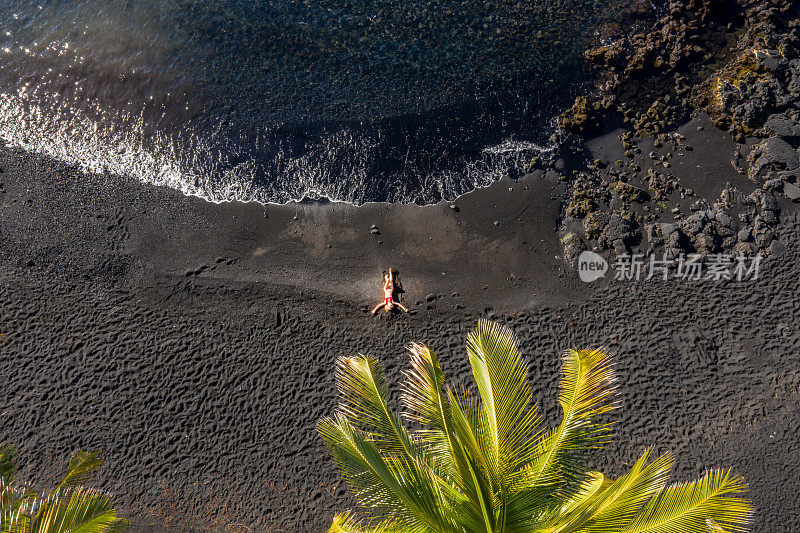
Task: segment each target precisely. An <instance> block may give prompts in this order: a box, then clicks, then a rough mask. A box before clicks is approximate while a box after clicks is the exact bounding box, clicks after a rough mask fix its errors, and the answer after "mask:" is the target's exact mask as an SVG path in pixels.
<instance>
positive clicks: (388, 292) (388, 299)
mask: <svg viewBox="0 0 800 533" xmlns="http://www.w3.org/2000/svg"><path fill="white" fill-rule="evenodd" d="M392 292H394V289H393V288H392V286H391V285H388V286H387V287H385V288H384V289H383V296H384V299H383V302H384V303H387V304H390V303H393V301H392Z"/></svg>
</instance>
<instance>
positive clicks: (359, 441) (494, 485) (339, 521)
mask: <svg viewBox="0 0 800 533" xmlns="http://www.w3.org/2000/svg"><path fill="white" fill-rule="evenodd" d="M467 347H468V352H469V359H470V363H471V364H472V368H473V375H474V376H475V380H476V382H477V384H478V391H479V393H480V400H481V401H480V402H479V401H478V400H477V399H476V398H474V397H473V396H472V395H470V394H469V393H468V392H467V391H466V390H465V389H461V391H460V392H459V393H458V394H455V393H454V392H453V391H452V390H451V389H449V388H445V387H444V375H443V374H442V371H441V368H440V367H439V363H438V361H437V359H436V357H435V355H434V354H433V353H432V352H431V351H430V350H428V349H427V348H426V347H424V346H421V345H412V347H411V367H412V368H411V371H409V372H407V373H406V374H405V380H404V384H403V395H402V398H401V400H402V403H403V405H404V407H405V416H406V417H407V418H408V419H409V420H411V421H412V422H414V423H416V424H419V425H420V426H422V427H421V428H420V429H418V430H417V431H415V432H414V433H408V432H407V431H406V430H405V428H403V426H402V425H401V424H400V421H399V418H398V417H397V416H396V415H395V414H394V413H392V412H391V411H390V410H389V408H388V404H387V395H388V393H387V390H386V380H385V378H384V377H383V374H382V373H381V371H380V368H379V367H378V365H377V363H376V362H375V361H373V360H371V359H369V358H365V357H359V358H350V359H342V360H340V361H339V365H338V368H339V372H338V378H339V380H340V383H339V391H340V397H341V398H342V402H341V409H340V412H339V413H338V414H337V415H336V416H335V417H334V418H326V419H323V420H322V421H321V422H320V424H319V430H320V433H321V434H322V436H323V438H324V439H325V441H326V443H327V444H328V447H329V448H330V449H331V452H332V454H333V455H334V457H335V458H336V461H337V463H338V464H339V468H340V471H341V472H342V476H343V477H344V478H345V480H346V481H347V482H348V484H349V485H350V487H351V489H352V490H353V492H354V494H355V495H356V498H357V499H358V501H359V503H360V504H361V506H362V507H364V508H365V509H366V510H367V511H368V513H369V515H368V516H370V517H371V518H372V519H373V520H374V521H373V522H368V523H366V524H364V523H359V522H357V521H356V520H355V519H354V518H353V517H352V516H351V515H349V514H346V515H339V516H337V517H336V519H335V520H334V523H333V525H332V526H331V531H333V532H336V533H370V532H375V533H377V532H380V533H400V532H403V533H423V532H434V531H435V532H446V533H450V532H453V533H480V532H485V533H612V532H613V533H684V532H686V533H689V532H691V533H695V532H698V533H699V532H706V533H720V532H723V533H725V532H727V533H735V532H740V531H745V530H746V525H747V522H748V520H749V517H750V513H751V509H750V504H749V502H747V501H746V500H744V499H742V498H739V497H736V495H737V494H740V493H741V492H742V491H743V490H744V488H745V487H744V484H743V483H742V482H741V479H740V478H736V477H734V476H731V475H729V474H728V473H714V472H712V473H711V474H709V475H708V476H706V477H705V478H703V479H701V480H700V481H697V482H695V483H690V484H684V485H676V486H673V487H669V488H664V487H665V485H666V482H667V478H668V475H669V471H670V469H671V466H672V457H671V456H670V455H668V454H665V455H662V456H661V457H658V458H657V459H655V460H653V461H652V462H650V461H651V458H650V451H649V450H648V451H646V452H645V453H644V454H643V455H642V457H641V458H640V459H639V460H638V461H637V462H636V463H635V464H634V465H633V466H632V467H631V468H630V470H629V472H628V473H627V474H625V475H624V476H622V477H620V478H619V479H618V480H616V481H614V480H611V479H608V478H606V477H605V476H604V475H603V474H601V473H599V472H589V471H588V468H587V463H586V459H587V457H586V455H587V453H588V452H590V451H592V450H594V449H596V448H599V447H601V446H602V445H603V444H604V443H605V442H606V441H607V440H608V439H609V438H610V425H609V424H608V423H606V422H604V421H603V420H602V419H601V416H602V415H604V414H605V413H607V412H608V411H610V410H611V409H613V408H614V407H615V405H614V403H613V401H612V399H611V395H612V394H613V392H614V385H613V383H614V373H613V371H612V369H611V364H610V356H609V355H608V354H607V353H606V352H604V351H602V350H592V351H589V350H582V351H577V352H576V351H569V352H567V353H566V354H565V357H564V366H563V374H564V375H563V378H562V381H561V387H560V395H559V402H560V404H561V407H562V410H563V420H562V422H561V424H560V425H559V426H558V427H557V428H555V429H553V430H551V431H548V432H545V433H539V430H538V425H539V422H540V420H539V416H538V415H537V414H536V411H535V410H534V409H532V408H531V405H530V388H529V386H528V384H527V381H526V379H527V378H526V374H527V369H526V367H525V365H524V363H523V362H522V358H521V356H520V355H519V350H518V349H517V347H516V341H515V339H514V337H513V335H512V334H511V332H510V331H509V330H508V329H507V328H504V327H502V326H497V325H493V324H489V323H486V322H482V323H481V324H480V325H479V327H478V329H477V330H476V331H475V332H473V333H472V334H470V336H469V339H468V344H467Z"/></svg>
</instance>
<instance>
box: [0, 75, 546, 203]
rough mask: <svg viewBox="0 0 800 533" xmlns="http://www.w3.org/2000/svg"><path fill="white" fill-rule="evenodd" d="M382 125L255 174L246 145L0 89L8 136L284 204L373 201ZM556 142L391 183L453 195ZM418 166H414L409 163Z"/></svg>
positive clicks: (131, 173)
mask: <svg viewBox="0 0 800 533" xmlns="http://www.w3.org/2000/svg"><path fill="white" fill-rule="evenodd" d="M380 135H381V134H380V133H371V134H369V135H367V134H363V133H355V132H353V131H351V130H348V129H346V128H343V129H339V130H337V131H335V132H332V133H328V134H325V135H321V136H320V137H319V138H318V140H317V142H315V143H314V144H313V145H311V147H310V148H309V149H307V150H306V151H305V152H304V153H303V154H301V155H291V154H289V153H287V152H286V151H285V150H280V149H279V150H277V152H276V153H274V154H273V156H274V160H273V161H271V162H270V164H271V165H272V168H274V169H276V170H275V174H276V175H275V176H270V180H269V182H268V183H258V184H256V183H255V181H254V177H255V176H256V175H257V174H258V173H259V172H260V170H261V169H262V166H261V165H262V162H259V161H256V160H254V159H252V158H250V159H248V158H247V154H244V156H245V157H244V160H243V161H242V162H240V163H237V164H235V165H231V164H229V163H228V160H229V158H230V157H231V156H230V155H226V154H225V153H223V150H225V149H228V148H229V149H230V150H231V151H232V152H233V153H235V151H236V150H239V149H240V148H237V147H235V146H231V145H230V141H223V142H219V141H218V139H214V138H213V134H212V135H208V134H206V136H204V135H203V134H199V133H196V132H193V131H183V132H181V134H180V137H179V138H176V137H170V136H168V135H165V134H162V133H157V132H156V133H150V132H148V128H147V124H145V121H144V119H143V118H142V116H141V115H140V116H136V115H132V114H127V113H121V112H117V113H111V112H108V111H105V110H103V109H100V108H99V106H97V105H91V104H89V105H87V104H85V103H83V102H81V103H80V106H76V105H70V104H68V103H66V102H64V101H63V100H62V99H60V98H59V97H58V96H57V95H53V94H47V93H44V92H42V91H40V90H38V89H36V88H30V87H28V86H24V87H22V88H20V90H18V91H17V92H16V93H15V94H14V93H3V94H0V138H2V139H3V140H4V141H5V142H6V143H7V144H9V145H13V146H19V147H21V148H23V149H25V150H28V151H32V152H36V153H40V154H44V155H47V156H51V157H54V158H56V159H59V160H61V161H64V162H66V163H68V164H72V165H76V166H77V167H79V168H80V169H81V170H83V171H85V172H89V173H103V172H106V173H111V174H117V175H122V176H128V177H132V178H135V179H138V180H140V181H142V182H144V183H148V184H152V185H157V186H166V187H171V188H173V189H177V190H179V191H181V192H182V193H183V194H186V195H192V196H198V197H200V198H203V199H205V200H207V201H210V202H227V201H242V202H249V201H256V202H261V203H286V202H290V201H297V200H300V199H303V198H317V199H320V198H326V199H329V200H331V201H343V202H349V203H363V202H364V201H369V200H371V199H372V198H371V197H370V194H369V191H368V190H366V188H367V187H368V186H369V184H370V176H369V174H368V173H369V169H370V168H371V166H372V163H373V160H374V158H375V157H376V150H378V149H379V144H380V141H381V138H380ZM552 150H553V146H541V145H538V144H535V143H531V142H525V141H513V140H507V141H504V142H502V143H500V144H497V145H494V146H490V147H487V148H484V149H483V150H482V151H481V153H480V156H479V157H477V158H475V159H473V160H471V161H466V162H464V164H463V165H462V166H461V168H459V169H458V170H450V171H438V172H431V173H429V174H427V175H424V176H422V178H421V179H420V183H419V184H418V185H417V187H418V190H408V189H407V188H405V186H404V184H403V183H392V184H386V186H388V187H389V188H390V196H389V200H390V201H395V202H411V201H415V200H417V198H419V197H420V195H422V197H427V198H436V197H441V198H444V199H454V198H456V197H457V196H460V195H461V194H463V193H465V192H468V191H469V190H472V189H474V188H477V187H485V186H488V185H489V184H491V183H492V182H494V181H496V180H497V179H500V178H502V177H504V176H506V175H507V174H508V171H509V169H512V168H516V169H519V168H524V166H525V165H526V164H527V163H528V162H529V161H530V158H531V157H532V156H533V155H534V154H537V153H538V154H546V153H549V152H552ZM412 170H413V169H412Z"/></svg>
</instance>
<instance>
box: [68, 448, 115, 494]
mask: <svg viewBox="0 0 800 533" xmlns="http://www.w3.org/2000/svg"><path fill="white" fill-rule="evenodd" d="M103 462H104V460H103V454H102V453H101V452H76V453H75V454H74V455H73V456H72V459H70V461H69V466H67V473H66V474H65V475H64V478H63V479H62V480H61V483H59V484H58V487H56V489H57V490H58V489H65V488H69V487H77V486H79V485H85V484H86V482H87V481H89V478H90V477H91V475H92V473H93V472H94V471H95V470H97V469H98V468H100V467H101V466H102V465H103Z"/></svg>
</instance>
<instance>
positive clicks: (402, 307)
mask: <svg viewBox="0 0 800 533" xmlns="http://www.w3.org/2000/svg"><path fill="white" fill-rule="evenodd" d="M394 305H396V306H397V307H399V308H400V309H402V310H403V312H404V313H408V309H406V308H405V307H404V306H403V304H401V303H400V302H395V303H394Z"/></svg>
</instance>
